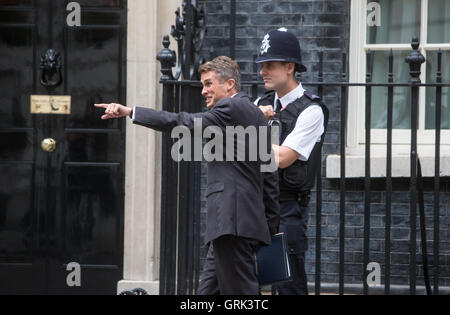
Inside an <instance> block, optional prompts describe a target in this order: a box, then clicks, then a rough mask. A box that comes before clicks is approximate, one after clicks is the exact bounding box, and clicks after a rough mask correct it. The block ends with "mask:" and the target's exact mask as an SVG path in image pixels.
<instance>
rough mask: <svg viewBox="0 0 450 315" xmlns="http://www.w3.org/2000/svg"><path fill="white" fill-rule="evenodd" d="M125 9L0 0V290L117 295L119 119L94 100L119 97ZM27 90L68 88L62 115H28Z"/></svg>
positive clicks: (62, 92)
mask: <svg viewBox="0 0 450 315" xmlns="http://www.w3.org/2000/svg"><path fill="white" fill-rule="evenodd" d="M77 5H79V8H80V10H78V8H77ZM77 11H78V12H80V17H81V19H80V20H79V21H78V20H77V14H78V13H77ZM126 11H127V9H126V0H79V1H76V2H72V1H67V0H64V1H63V0H0V294H15V293H25V294H115V293H116V288H117V282H118V281H119V280H121V279H122V270H123V225H124V222H123V221H124V220H123V217H124V189H125V176H124V169H125V165H124V162H125V121H123V120H113V121H101V120H100V119H99V117H100V116H101V111H99V110H97V109H94V107H93V104H94V103H99V102H101V103H107V102H121V103H125V86H126V82H125V77H126V23H127V22H126ZM69 15H70V16H69ZM68 16H69V17H68ZM78 22H79V23H78ZM50 49H52V51H49V50H50ZM46 53H47V54H46ZM31 95H38V96H42V95H51V96H70V97H71V106H70V113H66V114H61V113H59V112H58V111H59V110H60V109H61V108H58V106H61V104H59V105H58V103H53V102H50V104H51V110H55V112H54V113H53V112H51V113H44V114H43V113H31ZM66 100H67V97H66ZM64 104H66V105H67V103H64ZM46 139H47V142H48V144H51V145H54V146H55V147H54V150H53V151H52V149H53V148H51V146H48V147H45V148H43V147H42V146H41V144H42V142H43V141H44V140H46ZM50 151H51V152H50ZM73 263H74V264H73ZM77 265H79V266H80V267H81V270H80V272H79V273H78V272H77V268H76V266H77ZM68 267H69V268H68Z"/></svg>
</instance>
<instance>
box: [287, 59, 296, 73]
mask: <svg viewBox="0 0 450 315" xmlns="http://www.w3.org/2000/svg"><path fill="white" fill-rule="evenodd" d="M287 65H288V73H289V74H294V75H295V63H292V62H289V63H288V64H287Z"/></svg>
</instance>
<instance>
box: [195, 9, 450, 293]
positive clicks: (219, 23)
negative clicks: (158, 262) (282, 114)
mask: <svg viewBox="0 0 450 315" xmlns="http://www.w3.org/2000/svg"><path fill="white" fill-rule="evenodd" d="M199 3H201V4H204V5H205V8H206V13H207V26H208V34H207V37H206V41H205V45H204V48H203V54H204V56H205V57H206V58H213V57H215V56H218V55H230V24H229V22H230V1H229V0H228V1H217V0H200V1H199ZM349 6H350V1H347V0H345V1H340V0H309V1H304V0H291V1H279V0H274V1H265V0H259V1H255V0H238V1H237V12H236V13H237V15H236V60H237V61H238V63H239V65H240V66H241V70H242V75H243V80H252V79H255V78H256V77H255V73H254V71H253V69H254V65H253V55H254V54H257V53H258V51H259V48H260V45H261V41H262V38H263V37H264V35H265V34H266V33H267V32H268V31H270V30H273V29H277V28H280V27H286V28H287V29H288V30H289V31H291V32H293V33H294V34H295V35H296V36H297V37H298V39H299V41H300V44H301V47H302V50H303V53H302V56H303V63H304V64H305V65H306V66H307V67H308V73H306V74H302V77H301V78H300V80H301V81H303V82H307V81H315V80H316V79H317V71H318V60H319V58H318V52H319V51H323V53H324V76H325V80H326V81H336V80H341V69H342V53H344V52H345V53H348V48H349V41H350V39H349V23H350V16H349ZM313 91H314V89H313ZM324 101H325V102H326V104H327V105H328V107H329V109H330V114H331V117H330V125H329V131H328V134H327V137H326V140H325V144H324V161H325V158H326V156H327V155H328V154H339V124H340V121H339V117H340V101H341V100H340V90H339V89H337V88H326V89H325V96H324ZM325 172H326V170H325V163H324V167H323V173H324V174H325ZM323 185H324V186H323V219H322V228H323V230H322V235H323V243H322V267H321V268H322V281H323V282H326V283H337V282H338V270H339V238H338V236H339V234H338V233H339V189H340V187H339V181H336V180H325V179H324V180H323ZM205 186H206V170H205V169H204V170H203V174H202V187H203V190H202V196H203V197H202V198H203V199H202V200H203V203H202V206H203V208H202V209H203V210H202V212H203V216H204V212H205V208H204V188H205ZM372 186H373V187H372V188H373V192H372V196H371V200H372V204H371V211H372V213H371V242H370V248H371V256H370V261H372V262H378V263H380V264H381V266H382V270H383V271H382V274H384V248H385V240H384V231H385V229H384V227H385V215H384V214H385V203H384V200H385V198H386V193H385V181H384V180H382V179H379V180H373V184H372ZM363 187H364V182H363V180H359V179H352V180H348V183H347V187H346V189H347V197H346V198H347V199H346V201H347V202H346V214H347V216H346V238H347V239H346V242H345V246H346V255H345V260H346V265H345V275H346V276H345V282H346V283H354V284H361V283H362V270H363V265H362V264H363V254H362V253H363V233H364V231H363V226H364V190H363ZM425 188H426V194H425V200H426V212H427V227H428V231H427V233H428V240H430V242H429V253H430V254H432V253H433V251H432V245H433V242H432V239H433V232H432V227H433V217H432V216H433V192H432V191H433V189H434V188H433V182H432V181H431V180H427V181H426V183H425ZM408 190H409V181H408V180H405V179H402V180H394V192H393V208H392V213H393V217H392V243H391V246H392V264H393V265H392V270H391V274H392V278H391V279H392V282H391V283H392V284H393V285H395V284H398V285H407V284H408V283H409V282H408V279H409V235H410V234H409V192H408ZM441 191H442V194H441V204H442V206H441V227H440V228H441V234H440V237H441V247H440V249H441V256H440V264H441V277H440V284H441V285H442V286H449V285H450V206H449V204H450V203H449V202H448V201H449V200H450V180H449V179H446V178H445V179H443V183H442V187H441ZM314 200H315V194H314V193H313V201H314ZM315 222H316V215H315V204H314V202H313V203H312V204H311V206H310V221H309V231H308V235H309V237H310V250H309V251H308V253H307V273H308V277H309V281H310V282H314V273H315V231H316V227H315ZM202 230H203V231H204V226H203V227H202ZM418 240H420V233H419V231H418ZM419 245H420V243H418V248H420V246H419ZM204 254H205V253H204V252H203V255H204ZM417 259H418V260H417V261H418V262H421V260H422V259H421V257H420V256H419V255H418V257H417ZM432 263H433V259H432V257H431V256H430V264H432ZM422 274H423V271H422V268H421V267H419V274H418V275H419V276H421V275H422ZM382 281H384V277H383V278H382ZM422 284H423V281H422V280H421V278H418V285H422Z"/></svg>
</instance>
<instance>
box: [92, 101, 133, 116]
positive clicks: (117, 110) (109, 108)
mask: <svg viewBox="0 0 450 315" xmlns="http://www.w3.org/2000/svg"><path fill="white" fill-rule="evenodd" d="M94 106H95V107H97V108H104V109H105V115H103V116H102V119H103V120H106V119H112V118H121V117H127V116H130V115H131V111H132V109H131V108H128V107H126V106H123V105H120V104H116V103H112V104H95V105H94Z"/></svg>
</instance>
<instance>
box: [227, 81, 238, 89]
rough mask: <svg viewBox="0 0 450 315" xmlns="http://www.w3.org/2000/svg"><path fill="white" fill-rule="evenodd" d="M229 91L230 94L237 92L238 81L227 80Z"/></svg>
mask: <svg viewBox="0 0 450 315" xmlns="http://www.w3.org/2000/svg"><path fill="white" fill-rule="evenodd" d="M227 90H228V92H231V91H233V90H236V80H234V79H228V80H227Z"/></svg>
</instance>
